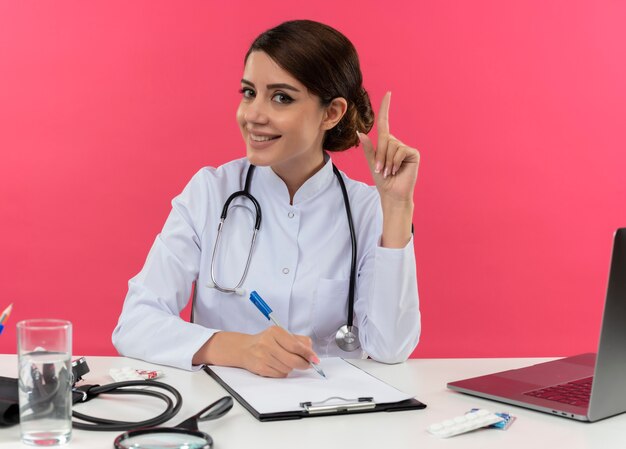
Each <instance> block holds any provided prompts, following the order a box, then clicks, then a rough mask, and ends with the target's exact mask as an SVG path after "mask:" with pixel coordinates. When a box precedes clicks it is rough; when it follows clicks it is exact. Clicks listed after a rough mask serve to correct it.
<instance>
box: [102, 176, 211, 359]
mask: <svg viewBox="0 0 626 449" xmlns="http://www.w3.org/2000/svg"><path fill="white" fill-rule="evenodd" d="M207 192H208V183H207V179H206V177H205V176H203V171H202V170H201V171H200V172H198V173H197V174H196V175H195V176H194V177H193V178H192V180H191V181H190V182H189V184H188V185H187V186H186V187H185V189H184V191H183V192H182V193H181V194H180V195H179V196H177V197H176V198H174V200H173V201H172V211H171V212H170V215H169V216H168V218H167V221H166V222H165V225H164V227H163V230H162V231H161V233H160V234H159V235H158V236H157V238H156V240H155V242H154V244H153V245H152V248H151V249H150V253H149V254H148V257H147V259H146V262H145V265H144V267H143V269H142V270H141V272H139V274H137V275H136V276H135V277H134V278H132V279H131V280H130V281H129V282H128V294H127V295H126V299H125V301H124V307H123V309H122V313H121V315H120V318H119V321H118V324H117V326H116V328H115V330H114V331H113V336H112V340H113V345H114V346H115V347H116V348H117V350H118V351H119V353H120V354H122V355H124V356H128V357H134V358H138V359H142V360H146V361H149V362H153V363H158V364H163V365H170V366H174V367H177V368H183V369H187V370H193V369H199V368H200V366H196V367H194V366H192V364H191V360H192V358H193V355H194V354H195V353H196V352H197V351H198V349H200V347H201V346H202V345H203V344H204V343H205V342H206V341H207V340H208V339H209V338H211V336H212V335H213V334H214V333H215V332H216V330H214V329H208V328H205V327H203V326H200V325H197V324H191V323H188V322H186V321H184V320H183V319H181V318H180V316H179V314H180V311H181V310H182V309H183V308H184V307H185V306H186V304H187V302H188V301H189V296H190V294H191V288H192V283H193V281H195V280H196V279H197V276H198V272H199V264H200V252H201V249H200V248H201V236H202V231H203V229H204V226H205V221H206V217H207V215H206V213H207V207H208V204H207V203H208V193H207Z"/></svg>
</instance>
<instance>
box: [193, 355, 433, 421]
mask: <svg viewBox="0 0 626 449" xmlns="http://www.w3.org/2000/svg"><path fill="white" fill-rule="evenodd" d="M338 360H339V361H341V362H344V363H345V364H346V365H349V367H350V368H349V369H355V370H358V371H359V372H360V373H361V375H360V376H361V377H362V378H363V379H366V380H367V381H368V382H372V383H373V384H374V383H376V384H378V386H379V387H382V388H389V389H393V390H395V391H397V392H398V390H396V389H395V388H393V387H391V386H390V385H388V384H386V383H385V382H383V381H382V380H380V379H378V378H376V377H374V376H372V375H371V374H369V373H367V372H365V371H363V370H361V369H360V368H359V367H356V366H354V365H352V364H350V363H349V362H346V361H344V360H342V359H338ZM334 363H339V362H334ZM226 369H230V370H237V368H226ZM219 370H222V372H224V367H213V368H212V367H209V366H206V367H204V371H205V372H206V373H207V374H208V375H209V376H211V377H212V378H213V379H215V381H216V382H217V383H219V384H220V385H221V386H222V387H223V388H224V389H225V390H226V391H228V393H229V394H230V395H231V396H233V397H234V398H235V399H236V400H237V402H239V403H240V404H241V405H242V406H243V407H244V408H245V409H246V410H248V412H250V414H251V415H252V416H254V417H255V418H256V419H257V420H259V421H261V422H265V421H282V420H291V419H301V418H312V417H317V416H334V415H346V414H357V413H372V412H396V411H405V410H419V409H423V408H426V404H424V403H422V402H420V401H419V400H417V399H415V398H408V399H404V400H400V401H394V402H382V403H377V402H376V401H375V400H374V397H372V396H358V397H355V396H352V397H350V396H346V395H338V396H329V397H326V398H325V399H320V400H316V401H307V400H304V401H298V402H296V403H294V404H293V407H291V408H292V409H291V410H286V411H276V410H273V411H270V412H268V411H264V410H258V409H257V407H255V405H253V401H251V400H249V399H250V398H249V397H247V398H246V397H244V396H246V395H245V394H242V393H241V391H238V390H237V388H236V387H234V386H233V385H231V384H230V383H229V382H227V381H226V380H225V379H223V378H222V376H220V374H219V373H218V372H217V371H219ZM324 371H327V369H326V367H324ZM246 375H248V374H246ZM249 376H254V377H250V379H253V378H254V379H255V381H256V382H261V383H262V382H264V381H263V380H262V379H266V380H267V381H268V382H270V381H276V379H267V378H260V377H259V376H256V375H255V374H251V373H249ZM329 376H330V373H329ZM321 381H322V382H324V380H321ZM398 393H401V392H398ZM302 394H303V395H304V394H306V393H302ZM401 394H403V395H404V396H408V395H406V394H404V393H401ZM294 401H295V399H294Z"/></svg>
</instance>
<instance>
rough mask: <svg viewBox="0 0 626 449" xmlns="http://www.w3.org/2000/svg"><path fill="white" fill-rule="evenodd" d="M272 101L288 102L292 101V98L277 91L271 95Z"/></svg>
mask: <svg viewBox="0 0 626 449" xmlns="http://www.w3.org/2000/svg"><path fill="white" fill-rule="evenodd" d="M272 101H275V102H276V103H281V104H289V103H293V98H291V97H290V96H289V95H287V94H284V93H282V92H277V93H275V94H274V96H273V97H272Z"/></svg>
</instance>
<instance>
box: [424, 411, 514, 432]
mask: <svg viewBox="0 0 626 449" xmlns="http://www.w3.org/2000/svg"><path fill="white" fill-rule="evenodd" d="M502 421H504V418H502V417H501V416H498V415H496V414H495V413H492V412H491V411H489V410H485V409H478V410H474V411H471V412H469V413H466V414H465V415H461V416H457V417H455V418H452V419H446V420H445V421H441V422H439V423H435V424H431V425H430V426H428V432H430V433H432V434H433V435H435V436H438V437H441V438H449V437H453V436H455V435H459V434H462V433H466V432H471V431H472V430H476V429H480V428H482V427H488V426H491V425H492V424H496V423H500V422H502Z"/></svg>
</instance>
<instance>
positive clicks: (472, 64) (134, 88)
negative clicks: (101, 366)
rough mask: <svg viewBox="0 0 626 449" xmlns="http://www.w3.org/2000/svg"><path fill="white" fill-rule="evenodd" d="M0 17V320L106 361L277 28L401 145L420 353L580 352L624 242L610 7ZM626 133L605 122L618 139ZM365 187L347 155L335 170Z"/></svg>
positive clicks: (621, 52)
mask: <svg viewBox="0 0 626 449" xmlns="http://www.w3.org/2000/svg"><path fill="white" fill-rule="evenodd" d="M296 3H297V2H281V1H271V0H270V1H264V2H244V1H241V0H231V1H228V2H209V1H186V2H163V1H147V0H146V1H134V2H127V1H97V2H82V1H75V2H37V1H32V0H29V1H19V2H10V1H2V2H0V200H1V203H0V204H1V208H0V286H1V290H0V308H3V307H4V306H5V305H7V304H8V303H10V302H13V303H15V309H14V313H13V315H12V316H11V319H10V322H9V325H8V328H7V329H6V331H5V333H4V334H3V335H2V337H0V352H4V353H14V352H15V327H14V325H15V323H16V322H17V321H18V320H21V319H25V318H35V317H57V318H65V319H69V320H71V321H72V322H73V323H74V325H75V339H74V341H75V345H74V347H75V351H74V352H75V354H77V355H79V354H113V353H114V348H113V346H112V345H111V343H110V334H111V331H112V329H113V327H114V325H115V323H116V320H117V316H118V314H119V311H120V309H121V307H122V302H123V299H124V295H125V293H126V288H127V281H128V279H129V278H130V277H132V276H133V275H134V274H135V273H137V272H138V271H139V270H140V268H141V266H142V264H143V261H144V260H145V257H146V255H147V252H148V249H149V248H150V246H151V244H152V241H153V240H154V237H155V235H156V234H157V233H158V232H159V230H160V229H161V226H162V225H163V222H164V220H165V218H166V216H167V214H168V212H169V209H170V200H171V199H172V197H174V196H175V195H176V194H178V193H179V192H180V191H181V189H182V188H183V186H184V185H185V184H186V182H187V181H188V180H189V179H190V177H191V176H192V174H193V173H194V172H195V171H196V170H198V169H199V167H201V166H203V165H219V164H221V163H223V162H226V161H228V160H230V159H233V158H237V157H241V156H242V155H243V154H244V146H243V143H242V140H241V137H240V135H239V131H238V129H237V126H236V123H235V109H236V106H237V102H238V100H239V93H238V89H239V79H240V78H241V73H242V67H243V64H242V62H243V61H242V59H243V55H244V53H245V52H246V50H247V47H248V45H249V44H250V42H251V41H252V39H253V38H254V37H255V36H256V35H257V34H258V33H259V32H261V31H263V30H264V29H267V28H269V27H271V26H273V25H276V24H278V23H280V22H281V21H283V20H286V19H293V18H310V19H315V20H320V21H323V22H326V23H328V24H330V25H332V26H335V27H336V28H338V29H339V30H341V31H342V32H344V33H345V34H346V35H347V36H348V37H349V38H350V39H351V40H352V41H353V42H354V44H355V46H356V47H357V49H358V50H359V53H360V56H361V61H362V67H363V72H364V78H365V86H366V88H367V89H368V90H369V92H370V94H371V97H372V101H373V103H374V106H375V108H377V107H378V105H379V102H380V99H381V98H382V95H383V94H384V92H385V91H386V90H391V91H392V92H393V99H392V105H391V131H392V132H393V134H395V135H396V136H397V137H399V138H400V139H402V140H403V141H405V142H406V143H409V144H411V145H412V146H414V147H416V148H418V149H419V150H420V151H421V154H422V165H421V168H420V174H419V179H418V186H417V190H416V194H415V200H416V208H415V219H414V221H415V232H416V234H415V251H416V256H417V262H418V276H419V289H420V296H421V305H422V312H423V331H422V340H421V342H420V345H419V346H418V348H417V350H416V351H415V353H414V356H416V357H450V356H534V355H537V356H538V355H567V354H571V353H575V352H579V351H586V350H591V351H593V350H595V345H596V342H597V335H598V330H599V324H600V317H601V312H602V305H603V301H604V292H605V287H606V280H607V273H608V264H609V257H610V250H611V240H612V233H613V231H614V230H615V228H617V227H619V226H626V126H624V121H625V117H626V82H625V80H626V27H624V23H626V3H625V2H619V1H599V2H592V1H550V2H546V1H543V0H534V1H524V2H502V1H499V0H493V1H472V2H463V1H457V2H454V1H442V2H430V1H429V2H426V1H419V2H415V1H406V2H381V1H380V0H377V1H361V2H357V3H354V2H351V3H352V5H353V6H350V7H349V6H347V4H348V2H346V5H345V6H344V5H343V4H342V2H337V1H326V0H318V1H315V2H309V3H307V4H304V5H297V6H295V4H296ZM620 123H621V125H620ZM337 160H338V165H339V166H340V167H341V168H342V169H343V170H345V171H347V172H348V173H349V174H350V175H351V176H352V177H354V178H357V179H360V180H364V181H366V182H371V177H370V174H369V172H368V171H367V167H366V164H365V160H364V156H363V155H362V154H361V150H360V149H353V150H351V151H349V152H347V153H346V154H344V155H342V156H341V157H338V158H337Z"/></svg>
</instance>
